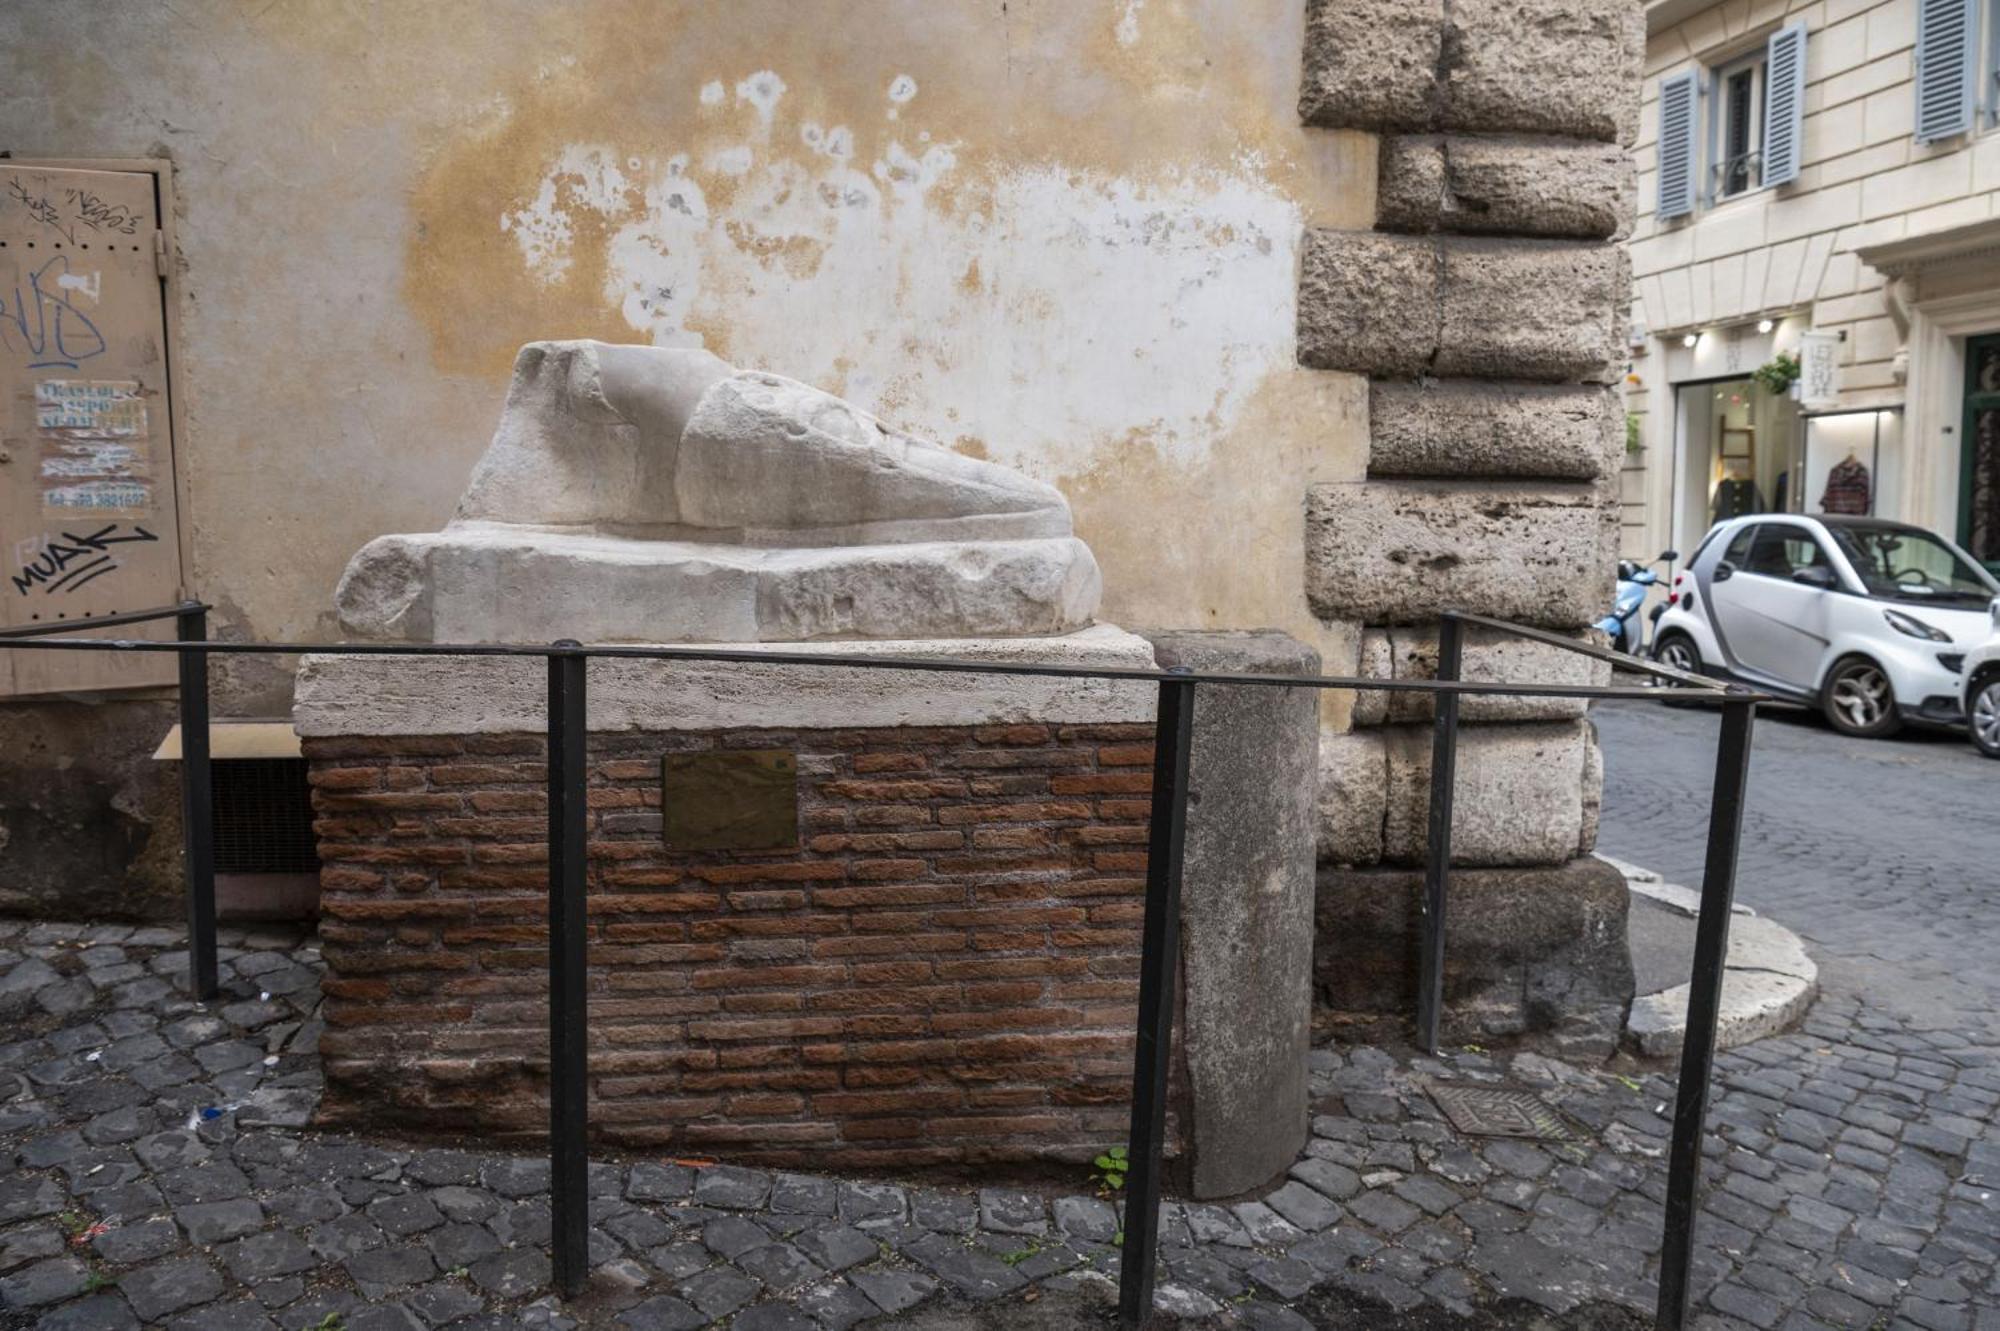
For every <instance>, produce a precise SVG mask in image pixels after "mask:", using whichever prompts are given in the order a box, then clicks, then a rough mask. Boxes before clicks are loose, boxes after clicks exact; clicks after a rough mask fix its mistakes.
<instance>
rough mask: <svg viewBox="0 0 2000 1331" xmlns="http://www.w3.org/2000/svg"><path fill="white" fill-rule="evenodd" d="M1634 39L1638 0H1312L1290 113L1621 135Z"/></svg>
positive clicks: (1634, 76) (1351, 125) (1340, 120)
mask: <svg viewBox="0 0 2000 1331" xmlns="http://www.w3.org/2000/svg"><path fill="white" fill-rule="evenodd" d="M1644 44H1645V26H1644V20H1643V18H1642V17H1641V8H1640V5H1639V4H1638V3H1637V0H1453V2H1452V4H1451V5H1450V6H1449V7H1446V6H1444V5H1443V4H1442V3H1440V2H1439V0H1417V2H1416V3H1405V2H1404V0H1312V3H1311V4H1310V5H1309V6H1308V8H1307V15H1306V45H1305V78H1304V83H1303V87H1302V89H1301V92H1300V96H1299V113H1300V115H1301V116H1302V117H1303V118H1304V120H1305V122H1306V123H1307V124H1309V125H1320V126H1324V127H1327V128H1330V129H1374V130H1423V129H1446V130H1472V131H1475V132H1479V133H1487V134H1493V133H1506V132H1525V133H1537V134H1565V135H1572V136H1575V137H1577V138H1586V139H1596V140H1601V141H1604V142H1607V143H1629V142H1630V141H1631V140H1632V138H1633V136H1634V133H1635V130H1636V128H1637V123H1638V92H1639V70H1640V61H1641V57H1642V53H1643V50H1644Z"/></svg>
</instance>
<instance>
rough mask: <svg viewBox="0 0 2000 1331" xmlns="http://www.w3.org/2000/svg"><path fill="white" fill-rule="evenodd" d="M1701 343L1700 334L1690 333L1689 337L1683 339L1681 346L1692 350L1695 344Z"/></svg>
mask: <svg viewBox="0 0 2000 1331" xmlns="http://www.w3.org/2000/svg"><path fill="white" fill-rule="evenodd" d="M1699 341H1701V334H1700V333H1689V334H1688V335H1687V336H1685V337H1683V338H1682V339H1681V345H1682V346H1684V347H1688V348H1690V349H1691V348H1693V346H1694V344H1695V343H1697V342H1699Z"/></svg>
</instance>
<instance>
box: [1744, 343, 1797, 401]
mask: <svg viewBox="0 0 2000 1331" xmlns="http://www.w3.org/2000/svg"><path fill="white" fill-rule="evenodd" d="M1750 377H1751V378H1752V379H1755V380H1756V381H1757V382H1758V384H1759V385H1760V386H1762V388H1763V389H1764V391H1765V392H1767V393H1769V394H1771V395H1772V396H1773V397H1783V396H1784V395H1785V394H1787V393H1789V392H1791V391H1792V384H1793V383H1795V382H1796V381H1797V380H1798V377H1799V357H1798V353H1797V352H1793V351H1781V352H1779V353H1778V354H1777V355H1775V356H1773V357H1771V359H1769V360H1767V361H1765V362H1764V363H1763V364H1762V365H1759V366H1758V367H1757V368H1756V369H1754V370H1752V371H1750Z"/></svg>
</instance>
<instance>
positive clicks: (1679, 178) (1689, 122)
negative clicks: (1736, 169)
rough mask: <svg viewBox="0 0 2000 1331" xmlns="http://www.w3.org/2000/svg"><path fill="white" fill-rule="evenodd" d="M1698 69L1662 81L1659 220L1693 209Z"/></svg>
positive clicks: (1696, 171) (1655, 211)
mask: <svg viewBox="0 0 2000 1331" xmlns="http://www.w3.org/2000/svg"><path fill="white" fill-rule="evenodd" d="M1698 79H1699V72H1698V71H1696V70H1689V71H1688V72H1687V73H1685V74H1676V75H1674V77H1672V78H1670V79H1661V80H1660V144H1659V158H1660V165H1659V175H1660V199H1659V204H1658V206H1657V207H1655V208H1654V210H1653V214H1654V216H1655V217H1656V218H1657V219H1659V220H1660V221H1665V220H1666V219H1667V218H1669V217H1686V216H1687V215H1688V214H1689V213H1691V212H1693V211H1694V185H1695V176H1696V174H1697V173H1698V169H1699V168H1698V167H1697V165H1696V163H1695V153H1694V142H1695V119H1696V111H1697V106H1696V102H1697V100H1698V97H1699V92H1700V83H1699V81H1698Z"/></svg>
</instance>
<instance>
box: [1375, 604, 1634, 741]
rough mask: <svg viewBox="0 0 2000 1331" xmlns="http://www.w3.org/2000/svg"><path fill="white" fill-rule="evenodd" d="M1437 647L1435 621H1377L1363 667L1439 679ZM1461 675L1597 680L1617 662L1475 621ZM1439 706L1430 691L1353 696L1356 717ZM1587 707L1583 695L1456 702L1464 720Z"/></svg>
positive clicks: (1401, 716)
mask: <svg viewBox="0 0 2000 1331" xmlns="http://www.w3.org/2000/svg"><path fill="white" fill-rule="evenodd" d="M1577 636H1578V637H1579V638H1581V637H1582V636H1583V635H1582V634H1579V635H1577ZM1437 653H1438V630H1437V627H1436V626H1435V625H1418V626H1414V627H1410V628H1371V629H1368V630H1366V631H1365V632H1364V633H1363V634H1362V638H1361V654H1360V657H1361V660H1360V669H1361V673H1362V674H1363V675H1365V676H1368V677H1369V678H1373V679H1434V678H1436V677H1437ZM1459 676H1460V678H1462V679H1466V680H1470V681H1479V682H1498V681H1502V680H1505V681H1510V682H1514V683H1533V684H1577V685H1593V686H1594V685H1602V684H1609V683H1610V682H1611V667H1610V666H1609V665H1607V664H1605V663H1604V662H1601V661H1594V660H1592V659H1591V658H1590V657H1587V656H1580V655H1578V654H1577V653H1575V652H1566V651H1564V650H1563V649H1562V648H1560V647H1551V646H1549V645H1548V644H1546V643H1540V642H1534V641H1531V640H1529V639H1527V638H1519V637H1514V636H1512V635H1509V634H1502V633H1495V632H1492V631H1490V630H1487V629H1476V628H1475V629H1470V630H1468V631H1467V633H1466V640H1465V652H1464V656H1463V658H1462V659H1461V661H1460V663H1459ZM1433 710H1434V703H1433V700H1432V698H1431V695H1429V694H1425V693H1362V694H1359V695H1357V697H1356V700H1355V704H1354V724H1355V725H1357V726H1379V725H1382V724H1384V723H1385V722H1388V723H1403V724H1409V723H1415V722H1423V721H1428V720H1430V719H1431V715H1432V712H1433ZM1585 710H1586V703H1585V700H1584V699H1582V698H1547V697H1507V696H1505V695H1482V694H1467V695H1465V696H1464V697H1462V698H1460V699H1459V704H1458V714H1459V717H1460V719H1462V720H1465V721H1560V720H1574V719H1576V718H1578V717H1581V716H1582V715H1583V714H1584V712H1585Z"/></svg>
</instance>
